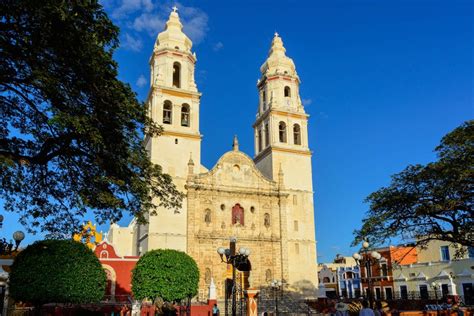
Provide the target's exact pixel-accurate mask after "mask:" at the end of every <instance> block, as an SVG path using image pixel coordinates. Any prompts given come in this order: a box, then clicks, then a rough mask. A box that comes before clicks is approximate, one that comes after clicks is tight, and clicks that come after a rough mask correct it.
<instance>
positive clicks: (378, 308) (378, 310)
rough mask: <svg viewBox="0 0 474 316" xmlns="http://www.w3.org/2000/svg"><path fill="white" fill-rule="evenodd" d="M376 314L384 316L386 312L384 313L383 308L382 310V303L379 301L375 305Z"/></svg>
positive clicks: (376, 315)
mask: <svg viewBox="0 0 474 316" xmlns="http://www.w3.org/2000/svg"><path fill="white" fill-rule="evenodd" d="M374 314H375V316H384V315H385V312H384V311H383V308H382V302H380V301H377V302H376V303H375V310H374Z"/></svg>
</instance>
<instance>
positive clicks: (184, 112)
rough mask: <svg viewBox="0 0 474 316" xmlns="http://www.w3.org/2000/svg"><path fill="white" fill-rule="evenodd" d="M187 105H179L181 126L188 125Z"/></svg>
mask: <svg viewBox="0 0 474 316" xmlns="http://www.w3.org/2000/svg"><path fill="white" fill-rule="evenodd" d="M189 123H190V122H189V105H188V104H186V103H185V104H183V105H182V106H181V126H188V127H189Z"/></svg>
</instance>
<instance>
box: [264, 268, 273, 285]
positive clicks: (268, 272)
mask: <svg viewBox="0 0 474 316" xmlns="http://www.w3.org/2000/svg"><path fill="white" fill-rule="evenodd" d="M265 281H267V282H272V270H270V269H267V270H266V271H265Z"/></svg>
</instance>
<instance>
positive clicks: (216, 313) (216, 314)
mask: <svg viewBox="0 0 474 316" xmlns="http://www.w3.org/2000/svg"><path fill="white" fill-rule="evenodd" d="M219 312H220V311H219V307H217V304H214V307H212V316H219Z"/></svg>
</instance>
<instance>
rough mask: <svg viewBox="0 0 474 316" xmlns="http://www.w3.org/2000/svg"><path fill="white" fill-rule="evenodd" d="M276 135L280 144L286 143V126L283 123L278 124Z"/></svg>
mask: <svg viewBox="0 0 474 316" xmlns="http://www.w3.org/2000/svg"><path fill="white" fill-rule="evenodd" d="M278 132H279V133H278V135H279V138H280V143H286V124H285V122H280V123H279V124H278Z"/></svg>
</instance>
